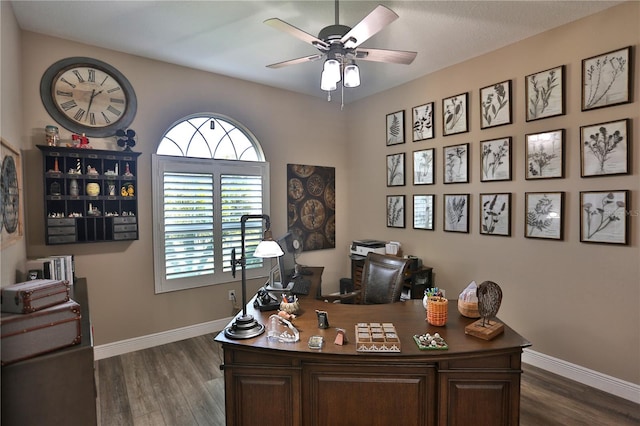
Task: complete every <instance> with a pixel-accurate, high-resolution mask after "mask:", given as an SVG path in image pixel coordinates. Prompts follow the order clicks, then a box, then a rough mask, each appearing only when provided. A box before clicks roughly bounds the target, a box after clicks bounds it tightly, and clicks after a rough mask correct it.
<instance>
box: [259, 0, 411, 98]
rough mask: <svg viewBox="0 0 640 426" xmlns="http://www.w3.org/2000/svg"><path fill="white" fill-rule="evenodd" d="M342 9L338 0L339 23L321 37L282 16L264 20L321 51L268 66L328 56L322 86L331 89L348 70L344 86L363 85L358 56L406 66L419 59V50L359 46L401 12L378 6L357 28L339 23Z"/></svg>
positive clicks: (296, 62)
mask: <svg viewBox="0 0 640 426" xmlns="http://www.w3.org/2000/svg"><path fill="white" fill-rule="evenodd" d="M339 11H340V9H339V4H338V0H336V2H335V17H336V23H335V24H334V25H329V26H327V27H324V28H323V29H322V30H320V33H319V34H318V37H315V36H313V35H311V34H309V33H307V32H305V31H302V30H301V29H299V28H296V27H294V26H293V25H291V24H289V23H287V22H284V21H283V20H281V19H278V18H271V19H267V20H266V21H264V23H265V24H267V25H269V26H271V27H273V28H275V29H277V30H280V31H283V32H285V33H287V34H290V35H292V36H294V37H296V38H298V39H300V40H302V41H304V42H305V43H309V44H311V45H312V46H313V47H315V48H316V49H318V50H319V52H320V53H316V54H314V55H309V56H305V57H302V58H297V59H291V60H288V61H284V62H277V63H275V64H271V65H267V67H268V68H281V67H285V66H288V65H296V64H301V63H304V62H310V61H317V60H319V59H322V58H325V63H324V68H323V73H322V78H321V80H322V81H321V88H322V89H323V90H326V91H328V92H330V91H331V90H335V89H336V88H337V83H338V82H339V81H340V79H341V77H342V76H341V74H342V73H344V79H343V84H342V86H343V87H357V86H358V85H359V84H360V72H359V70H358V67H357V65H356V64H355V60H356V59H358V60H363V61H375V62H386V63H394V64H405V65H408V64H410V63H412V62H413V60H414V59H415V57H416V55H417V53H416V52H408V51H403V50H386V49H370V48H361V47H359V46H360V45H361V44H362V43H364V42H365V41H367V40H368V39H369V38H371V37H372V36H373V35H375V34H376V33H378V32H379V31H381V30H382V29H383V28H384V27H386V26H387V25H389V24H390V23H391V22H393V21H395V20H396V19H398V15H397V14H396V13H395V12H394V11H392V10H391V9H389V8H388V7H386V6H383V5H378V6H377V7H376V8H375V9H373V10H372V11H371V12H370V13H369V14H368V15H367V16H365V17H364V18H363V19H362V20H361V21H360V22H358V23H357V24H356V26H355V27H353V28H351V27H348V26H346V25H341V24H340V23H339ZM330 99H331V98H330V97H329V100H330Z"/></svg>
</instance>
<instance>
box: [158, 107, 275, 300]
mask: <svg viewBox="0 0 640 426" xmlns="http://www.w3.org/2000/svg"><path fill="white" fill-rule="evenodd" d="M152 172H153V179H152V188H153V205H154V208H153V215H154V220H153V222H154V229H153V236H154V271H155V283H156V284H155V285H156V293H162V292H167V291H174V290H182V289H186V288H193V287H201V286H205V285H211V284H218V283H222V282H229V281H234V280H237V279H236V278H234V277H233V276H232V267H231V258H232V250H233V249H234V248H235V249H236V252H237V253H238V254H237V256H238V257H239V256H240V252H241V247H240V217H241V216H242V215H243V214H268V212H269V184H268V183H269V164H268V163H267V162H265V161H264V154H263V152H262V148H261V146H260V144H259V142H258V141H257V139H256V138H255V136H254V135H253V134H252V133H251V132H250V131H249V130H248V129H246V128H245V127H244V126H242V125H240V124H239V123H237V122H235V121H234V120H233V119H231V118H229V117H225V116H223V115H220V114H211V113H203V114H195V115H191V116H188V117H185V118H184V119H182V120H179V121H177V122H176V123H174V124H173V125H172V126H171V127H170V128H169V129H168V130H167V131H166V132H165V134H164V136H163V138H162V140H161V141H160V143H159V144H158V149H157V150H156V153H155V154H154V155H153V157H152ZM245 225H246V242H245V250H246V258H247V260H246V265H247V276H248V277H249V278H253V277H258V276H266V275H267V274H268V272H269V266H270V265H266V264H265V263H264V262H263V261H262V259H259V258H254V257H253V256H252V254H253V251H254V250H255V247H256V246H257V244H258V242H259V241H260V240H261V238H262V233H263V225H264V224H263V223H261V222H253V221H248V222H246V224H245Z"/></svg>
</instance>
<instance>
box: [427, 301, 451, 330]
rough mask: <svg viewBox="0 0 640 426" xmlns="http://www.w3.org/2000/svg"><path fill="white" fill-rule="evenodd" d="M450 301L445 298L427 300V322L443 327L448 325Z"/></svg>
mask: <svg viewBox="0 0 640 426" xmlns="http://www.w3.org/2000/svg"><path fill="white" fill-rule="evenodd" d="M448 308H449V301H448V300H447V299H445V298H444V297H438V296H432V297H430V298H429V299H428V300H427V322H428V323H429V324H431V325H437V326H442V325H445V324H446V323H447V312H448V310H449V309H448Z"/></svg>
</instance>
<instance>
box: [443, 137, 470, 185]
mask: <svg viewBox="0 0 640 426" xmlns="http://www.w3.org/2000/svg"><path fill="white" fill-rule="evenodd" d="M442 154H443V155H442V157H443V159H442V161H443V169H442V173H443V176H444V177H443V182H444V183H469V143H461V144H457V145H449V146H445V147H443V148H442Z"/></svg>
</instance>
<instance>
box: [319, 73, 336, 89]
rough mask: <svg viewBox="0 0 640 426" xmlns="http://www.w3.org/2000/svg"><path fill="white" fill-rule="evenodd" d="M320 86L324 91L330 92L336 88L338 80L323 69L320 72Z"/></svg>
mask: <svg viewBox="0 0 640 426" xmlns="http://www.w3.org/2000/svg"><path fill="white" fill-rule="evenodd" d="M320 88H321V89H322V90H324V91H326V92H330V91H332V90H336V89H337V88H338V82H337V81H336V80H335V78H334V76H332V75H331V73H329V72H328V71H327V70H323V71H322V74H320Z"/></svg>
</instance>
